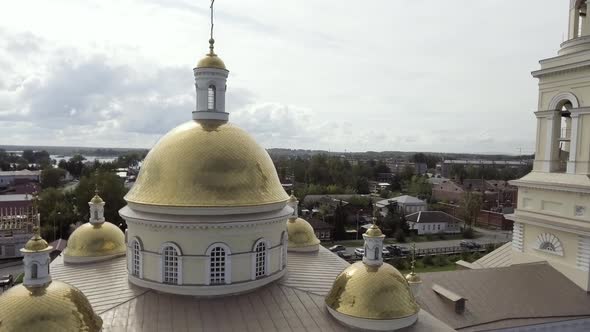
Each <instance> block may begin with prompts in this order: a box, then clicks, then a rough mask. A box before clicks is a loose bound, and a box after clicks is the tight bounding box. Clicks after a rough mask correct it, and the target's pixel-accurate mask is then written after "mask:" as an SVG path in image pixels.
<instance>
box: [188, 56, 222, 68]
mask: <svg viewBox="0 0 590 332" xmlns="http://www.w3.org/2000/svg"><path fill="white" fill-rule="evenodd" d="M196 68H216V69H224V70H227V69H226V68H225V63H223V60H221V58H220V57H218V56H217V54H207V55H206V56H205V57H204V58H202V59H201V60H199V62H198V63H197V67H196Z"/></svg>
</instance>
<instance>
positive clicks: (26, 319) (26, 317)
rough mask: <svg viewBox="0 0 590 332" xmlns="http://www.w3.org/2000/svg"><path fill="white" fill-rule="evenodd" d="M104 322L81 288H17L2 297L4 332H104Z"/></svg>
mask: <svg viewBox="0 0 590 332" xmlns="http://www.w3.org/2000/svg"><path fill="white" fill-rule="evenodd" d="M101 327H102V319H101V318H100V317H99V316H97V315H96V314H95V313H94V311H93V310H92V307H91V306H90V303H89V302H88V299H87V298H86V297H85V296H84V294H83V293H82V292H81V291H79V290H78V289H77V288H75V287H73V286H70V285H68V284H66V283H63V282H60V281H52V282H51V283H50V284H49V285H47V286H46V287H39V288H32V287H31V288H27V287H25V286H23V285H18V286H14V287H12V288H11V289H9V290H8V291H6V292H5V293H4V294H2V296H0V331H1V332H4V331H7V332H8V331H10V332H12V331H45V332H52V331H55V332H69V331H72V332H74V331H75V332H78V331H90V332H92V331H100V329H101Z"/></svg>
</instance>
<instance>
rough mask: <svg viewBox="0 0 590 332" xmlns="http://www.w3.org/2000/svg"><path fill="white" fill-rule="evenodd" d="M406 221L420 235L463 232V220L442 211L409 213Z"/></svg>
mask: <svg viewBox="0 0 590 332" xmlns="http://www.w3.org/2000/svg"><path fill="white" fill-rule="evenodd" d="M406 221H407V222H408V224H409V226H410V230H413V231H416V233H417V234H418V235H424V234H440V233H443V234H457V233H461V226H462V225H463V221H462V220H461V219H458V218H455V217H453V216H452V215H450V214H448V213H445V212H442V211H419V212H414V213H411V214H408V215H407V216H406Z"/></svg>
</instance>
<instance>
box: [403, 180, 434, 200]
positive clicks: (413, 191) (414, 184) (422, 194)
mask: <svg viewBox="0 0 590 332" xmlns="http://www.w3.org/2000/svg"><path fill="white" fill-rule="evenodd" d="M408 193H409V194H410V195H412V196H416V197H418V198H420V199H426V200H428V199H430V197H431V196H432V185H431V184H430V182H428V177H426V176H421V175H414V176H413V177H412V179H411V181H410V182H409V183H408Z"/></svg>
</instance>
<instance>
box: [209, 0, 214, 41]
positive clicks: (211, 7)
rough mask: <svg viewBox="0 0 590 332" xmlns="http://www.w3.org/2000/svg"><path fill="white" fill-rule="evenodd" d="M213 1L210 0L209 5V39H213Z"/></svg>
mask: <svg viewBox="0 0 590 332" xmlns="http://www.w3.org/2000/svg"><path fill="white" fill-rule="evenodd" d="M213 3H215V0H211V6H209V8H210V9H211V39H213Z"/></svg>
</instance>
